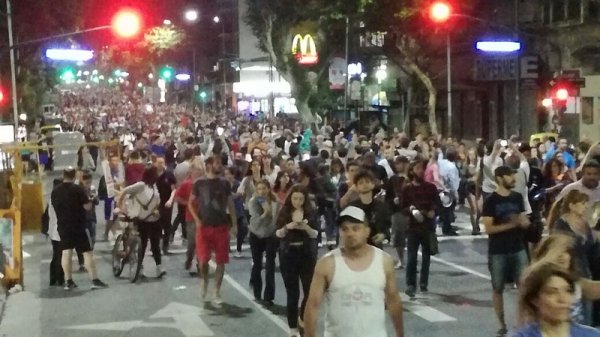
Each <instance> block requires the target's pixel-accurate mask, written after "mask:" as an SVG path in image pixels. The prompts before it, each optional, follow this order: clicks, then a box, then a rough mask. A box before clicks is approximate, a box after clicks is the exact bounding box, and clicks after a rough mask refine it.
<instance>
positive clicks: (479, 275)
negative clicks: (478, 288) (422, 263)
mask: <svg viewBox="0 0 600 337" xmlns="http://www.w3.org/2000/svg"><path fill="white" fill-rule="evenodd" d="M419 255H422V254H421V252H419ZM431 260H432V261H435V262H437V263H440V264H443V265H446V266H448V267H452V268H454V269H458V270H460V271H464V272H465V273H469V274H471V275H474V276H477V277H480V278H482V279H486V280H491V279H492V278H491V277H490V276H489V275H486V274H483V273H480V272H478V271H476V270H473V269H471V268H467V267H463V266H461V265H459V264H456V263H453V262H449V261H446V260H444V259H441V258H439V257H435V256H431Z"/></svg>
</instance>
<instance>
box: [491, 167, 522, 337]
mask: <svg viewBox="0 0 600 337" xmlns="http://www.w3.org/2000/svg"><path fill="white" fill-rule="evenodd" d="M515 174H516V171H515V170H514V169H512V168H510V167H508V166H500V167H498V168H496V169H495V170H494V176H495V177H496V185H497V188H496V191H495V192H494V193H492V194H491V195H490V196H489V197H488V198H487V199H486V200H485V201H484V204H483V212H482V221H483V225H484V227H485V231H486V233H487V234H488V235H489V240H488V265H489V269H490V274H491V281H492V300H493V304H494V311H495V313H496V318H497V319H498V322H499V323H500V329H499V330H498V332H497V334H496V336H498V337H503V336H505V335H506V333H507V329H506V321H505V319H504V298H503V292H504V286H505V284H506V283H507V280H508V279H511V280H514V281H517V280H519V279H520V278H521V273H522V272H523V270H524V269H525V267H526V266H527V263H528V259H527V253H526V251H525V240H524V229H526V228H527V227H528V226H529V224H530V222H529V218H528V217H527V214H526V213H525V208H524V206H523V205H524V204H523V197H522V196H521V195H520V194H519V193H517V192H513V191H511V189H513V188H514V187H515ZM511 272H512V275H511Z"/></svg>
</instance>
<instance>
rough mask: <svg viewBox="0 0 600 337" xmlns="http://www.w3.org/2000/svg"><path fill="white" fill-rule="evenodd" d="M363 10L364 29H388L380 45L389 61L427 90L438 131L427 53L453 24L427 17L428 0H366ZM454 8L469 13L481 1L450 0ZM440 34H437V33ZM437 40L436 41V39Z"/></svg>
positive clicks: (431, 117) (431, 118) (433, 82)
mask: <svg viewBox="0 0 600 337" xmlns="http://www.w3.org/2000/svg"><path fill="white" fill-rule="evenodd" d="M365 1H366V4H365V11H364V12H363V13H362V14H363V15H362V17H361V20H362V21H363V22H364V23H365V30H366V31H371V32H375V31H383V32H387V33H388V34H387V38H386V43H385V45H384V47H383V48H382V50H381V51H382V53H384V54H385V55H386V56H387V57H388V58H389V59H390V60H392V61H393V62H394V63H396V64H397V65H398V66H399V67H401V68H402V69H403V70H404V71H405V72H406V73H407V74H409V75H412V76H414V77H415V78H417V79H418V81H419V85H418V88H423V89H424V90H425V91H426V92H427V95H426V97H427V98H426V106H427V114H428V118H429V125H430V128H431V132H432V133H434V134H438V133H439V129H438V125H437V119H436V106H437V93H438V90H437V88H436V84H438V83H436V79H437V76H440V75H444V74H438V75H436V76H434V75H433V74H431V72H430V71H429V70H428V69H429V68H430V58H429V56H430V55H432V54H434V53H435V52H436V47H438V46H439V44H437V45H436V44H434V43H432V40H434V39H435V38H437V39H438V40H440V39H441V38H443V37H444V36H445V34H444V33H445V31H444V30H445V29H452V28H453V27H450V26H446V27H437V26H436V25H434V24H433V23H432V22H430V19H429V17H428V15H427V14H428V6H429V5H430V4H431V1H429V0H365ZM453 3H454V5H455V8H454V11H456V12H461V13H469V12H470V11H472V10H473V8H474V6H476V5H478V4H480V3H482V2H481V1H479V0H469V1H462V2H460V3H459V2H457V1H454V2H453ZM436 33H440V34H436ZM453 34H464V33H462V32H461V31H460V29H454V30H453ZM438 42H439V41H438Z"/></svg>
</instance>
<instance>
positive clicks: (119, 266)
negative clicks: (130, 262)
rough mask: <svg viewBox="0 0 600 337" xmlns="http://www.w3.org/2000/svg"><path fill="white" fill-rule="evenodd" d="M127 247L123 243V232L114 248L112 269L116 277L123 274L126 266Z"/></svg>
mask: <svg viewBox="0 0 600 337" xmlns="http://www.w3.org/2000/svg"><path fill="white" fill-rule="evenodd" d="M124 255H125V247H124V245H123V234H119V236H117V239H116V240H115V244H114V246H113V249H112V270H113V275H115V277H119V276H121V273H122V272H123V267H124V261H125V259H124Z"/></svg>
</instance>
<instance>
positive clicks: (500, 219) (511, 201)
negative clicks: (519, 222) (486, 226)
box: [482, 192, 525, 255]
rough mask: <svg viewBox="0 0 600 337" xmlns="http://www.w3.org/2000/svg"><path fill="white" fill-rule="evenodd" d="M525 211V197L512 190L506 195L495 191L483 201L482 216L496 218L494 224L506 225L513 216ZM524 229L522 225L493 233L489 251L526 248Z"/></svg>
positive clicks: (496, 252) (494, 252)
mask: <svg viewBox="0 0 600 337" xmlns="http://www.w3.org/2000/svg"><path fill="white" fill-rule="evenodd" d="M523 212H525V208H524V206H523V197H522V196H521V195H520V194H519V193H517V192H511V193H510V195H508V196H506V197H504V196H501V195H500V194H498V193H496V192H494V193H492V194H491V195H490V196H489V198H488V199H487V200H486V201H485V202H484V203H483V213H482V216H484V217H490V218H494V222H493V225H494V226H496V225H504V224H507V223H510V221H511V217H514V216H518V215H519V214H521V213H523ZM523 235H524V231H523V229H521V228H520V227H517V228H513V229H511V230H508V231H504V232H502V233H497V234H491V235H490V236H489V240H488V247H489V251H488V253H489V254H490V255H496V254H513V253H517V252H519V251H521V250H523V249H525V245H524V239H523Z"/></svg>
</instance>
